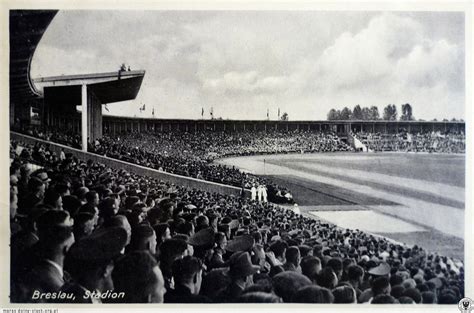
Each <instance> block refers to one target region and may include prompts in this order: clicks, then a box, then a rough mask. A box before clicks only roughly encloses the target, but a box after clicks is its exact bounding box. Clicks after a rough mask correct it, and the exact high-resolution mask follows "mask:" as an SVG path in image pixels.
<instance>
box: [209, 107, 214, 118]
mask: <svg viewBox="0 0 474 313" xmlns="http://www.w3.org/2000/svg"><path fill="white" fill-rule="evenodd" d="M209 114H210V115H211V119H212V118H214V107H211V110H210V111H209Z"/></svg>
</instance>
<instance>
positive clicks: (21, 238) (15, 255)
mask: <svg viewBox="0 0 474 313" xmlns="http://www.w3.org/2000/svg"><path fill="white" fill-rule="evenodd" d="M46 211H47V209H45V208H35V209H34V210H32V211H31V212H30V214H28V216H27V219H26V223H25V224H24V226H25V227H24V228H22V230H21V231H20V232H19V233H17V234H15V235H14V236H12V240H11V266H12V272H15V270H14V268H15V267H17V265H19V264H20V263H21V261H22V260H25V259H27V258H31V256H27V255H24V256H21V255H22V254H24V253H25V251H28V250H29V249H30V248H31V247H32V246H34V245H35V244H36V243H37V242H38V240H39V237H38V219H39V217H40V216H41V215H42V214H43V213H45V212H46Z"/></svg>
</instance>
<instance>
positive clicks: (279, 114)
mask: <svg viewBox="0 0 474 313" xmlns="http://www.w3.org/2000/svg"><path fill="white" fill-rule="evenodd" d="M278 119H280V108H278Z"/></svg>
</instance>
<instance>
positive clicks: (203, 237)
mask: <svg viewBox="0 0 474 313" xmlns="http://www.w3.org/2000/svg"><path fill="white" fill-rule="evenodd" d="M214 240H215V232H214V229H212V228H211V227H208V228H204V229H201V230H200V231H198V232H196V233H195V234H194V235H193V236H192V237H191V238H189V244H190V245H192V246H193V248H194V256H195V257H197V258H199V259H201V261H203V262H204V264H206V265H209V262H210V259H211V257H212V249H213V248H214Z"/></svg>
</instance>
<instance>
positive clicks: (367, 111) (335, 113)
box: [327, 104, 380, 121]
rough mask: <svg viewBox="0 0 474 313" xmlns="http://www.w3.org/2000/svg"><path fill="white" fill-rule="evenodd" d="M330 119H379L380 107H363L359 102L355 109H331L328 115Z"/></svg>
mask: <svg viewBox="0 0 474 313" xmlns="http://www.w3.org/2000/svg"><path fill="white" fill-rule="evenodd" d="M327 119H328V121H346V120H378V119H380V116H379V109H378V107H377V106H375V105H374V106H371V107H370V108H369V107H361V106H360V105H359V104H358V105H356V106H355V107H354V109H353V110H351V109H349V108H348V107H344V108H343V109H342V110H336V109H331V110H329V112H328V115H327Z"/></svg>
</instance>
